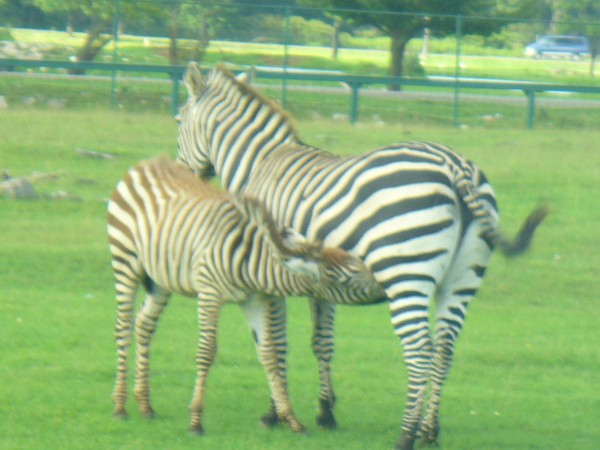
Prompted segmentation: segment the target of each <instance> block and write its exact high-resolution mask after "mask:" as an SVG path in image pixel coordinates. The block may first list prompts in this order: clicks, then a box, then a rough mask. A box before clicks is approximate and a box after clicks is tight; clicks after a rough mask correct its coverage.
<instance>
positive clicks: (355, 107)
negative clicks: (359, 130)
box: [350, 83, 360, 125]
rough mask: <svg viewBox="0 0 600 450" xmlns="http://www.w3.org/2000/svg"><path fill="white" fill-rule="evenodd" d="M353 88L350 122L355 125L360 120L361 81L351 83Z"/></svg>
mask: <svg viewBox="0 0 600 450" xmlns="http://www.w3.org/2000/svg"><path fill="white" fill-rule="evenodd" d="M350 88H351V89H352V96H351V99H350V123H351V124H352V125H354V124H355V123H356V121H357V120H358V90H359V89H360V83H352V84H350Z"/></svg>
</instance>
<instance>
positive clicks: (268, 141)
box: [202, 77, 300, 192]
mask: <svg viewBox="0 0 600 450" xmlns="http://www.w3.org/2000/svg"><path fill="white" fill-rule="evenodd" d="M213 83H214V84H215V85H214V89H215V91H216V92H219V94H218V95H217V94H215V97H214V99H213V104H212V105H206V107H205V108H204V111H205V112H203V114H205V116H204V119H203V120H202V122H204V123H205V124H206V128H205V132H206V133H205V135H206V136H207V144H208V147H209V148H210V160H211V163H212V165H213V167H214V169H215V172H216V174H217V175H218V176H219V177H220V178H221V182H222V184H223V186H224V187H225V188H226V189H227V190H228V191H230V192H240V190H242V189H243V187H244V186H245V184H246V183H247V182H248V180H249V174H250V173H251V172H252V171H253V170H254V168H255V167H256V166H257V165H260V163H261V161H262V160H263V159H264V158H265V157H267V155H269V153H271V152H272V151H273V150H275V149H277V148H279V147H280V146H282V145H285V144H299V143H300V141H299V140H298V138H297V137H296V132H295V130H294V128H293V126H292V124H291V121H290V119H289V118H288V116H287V115H286V114H285V112H283V111H281V110H280V109H279V108H278V107H277V106H275V105H274V104H271V102H269V101H268V100H267V99H265V98H263V97H262V96H261V95H260V94H258V93H257V92H254V91H252V90H249V89H242V88H241V87H240V86H239V85H238V84H237V83H236V82H235V81H233V80H231V79H229V78H225V79H222V78H221V77H218V79H215V80H213Z"/></svg>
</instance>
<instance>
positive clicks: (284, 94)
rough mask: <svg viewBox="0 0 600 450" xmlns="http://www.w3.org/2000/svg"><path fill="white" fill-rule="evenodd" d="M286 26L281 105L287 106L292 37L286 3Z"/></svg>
mask: <svg viewBox="0 0 600 450" xmlns="http://www.w3.org/2000/svg"><path fill="white" fill-rule="evenodd" d="M284 14H285V28H284V30H283V77H282V78H281V106H282V107H283V109H286V108H287V69H288V63H289V53H288V41H289V39H290V6H289V5H285V9H284Z"/></svg>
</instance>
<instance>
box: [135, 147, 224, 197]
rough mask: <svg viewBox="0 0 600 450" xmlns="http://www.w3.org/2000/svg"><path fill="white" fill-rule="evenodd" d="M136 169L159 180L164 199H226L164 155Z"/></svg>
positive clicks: (218, 191) (141, 164) (139, 165)
mask: <svg viewBox="0 0 600 450" xmlns="http://www.w3.org/2000/svg"><path fill="white" fill-rule="evenodd" d="M136 167H137V168H139V169H142V170H145V171H148V172H150V173H152V175H153V176H154V177H155V178H156V179H158V180H160V184H161V185H162V186H163V187H164V188H166V189H168V191H167V190H166V189H162V191H163V194H162V195H163V196H164V197H170V196H172V195H173V193H177V194H184V195H191V196H200V197H202V198H215V199H224V198H227V194H226V193H225V192H224V191H222V190H220V189H217V188H216V187H214V186H212V185H211V184H210V183H208V182H207V181H204V180H202V179H200V178H197V177H196V176H195V175H194V174H193V173H192V171H191V170H190V169H188V168H187V166H185V165H183V164H182V163H179V162H176V161H173V160H172V159H170V158H169V157H168V156H166V155H160V156H157V157H155V158H152V159H150V160H146V161H143V162H141V163H139V164H138V165H137V166H136Z"/></svg>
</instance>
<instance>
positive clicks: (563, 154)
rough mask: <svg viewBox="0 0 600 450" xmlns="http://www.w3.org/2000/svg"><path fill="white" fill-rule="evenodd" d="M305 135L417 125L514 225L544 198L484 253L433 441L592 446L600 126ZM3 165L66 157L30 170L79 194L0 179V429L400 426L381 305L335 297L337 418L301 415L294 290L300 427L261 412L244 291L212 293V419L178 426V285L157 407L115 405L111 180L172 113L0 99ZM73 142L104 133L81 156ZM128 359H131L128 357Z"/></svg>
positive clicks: (596, 420)
mask: <svg viewBox="0 0 600 450" xmlns="http://www.w3.org/2000/svg"><path fill="white" fill-rule="evenodd" d="M298 129H299V131H300V135H301V137H302V138H303V140H304V141H306V142H308V143H310V144H313V145H317V146H321V147H323V148H326V149H328V150H331V151H334V152H337V153H355V152H360V151H365V150H367V149H371V148H375V147H377V146H381V145H386V144H389V143H392V142H399V141H406V140H430V141H438V142H442V143H444V144H446V145H449V146H451V147H454V148H456V149H457V150H459V151H460V152H462V153H464V154H466V155H468V156H469V157H470V158H471V159H473V160H475V161H476V162H477V163H478V164H479V165H480V166H481V167H482V168H483V169H484V170H485V172H486V174H487V175H488V177H489V178H490V180H491V182H492V184H493V185H494V187H495V189H496V193H497V195H498V198H499V202H500V208H501V212H502V228H503V230H505V232H507V233H508V234H511V235H512V234H513V233H514V232H515V231H516V230H517V228H518V226H519V225H520V223H521V221H522V220H523V219H524V218H525V217H526V215H527V214H528V213H529V212H530V210H532V209H533V208H534V207H535V206H536V205H537V204H538V203H542V202H544V203H547V204H548V205H549V206H550V208H551V215H550V216H549V217H548V219H547V221H546V222H545V223H544V224H543V226H542V227H541V228H540V229H539V231H538V234H537V236H536V238H535V240H534V244H533V248H532V250H531V252H530V253H528V254H527V255H525V256H523V257H521V258H519V259H515V260H506V259H505V258H503V257H501V256H500V255H495V256H494V258H493V260H492V263H491V265H490V268H489V270H488V274H487V276H486V280H485V282H484V285H483V287H482V289H481V291H480V293H479V295H478V297H477V299H476V300H475V301H474V302H473V304H472V305H471V308H470V312H469V317H468V320H467V324H466V328H465V330H464V332H463V334H462V335H461V337H460V340H459V342H458V346H457V349H456V357H455V363H454V366H453V369H452V371H451V374H450V378H449V381H448V384H447V387H446V389H445V392H444V399H443V407H442V418H441V422H442V435H441V448H442V449H457V450H462V449H511V450H513V449H544V450H547V449H557V450H559V449H595V448H598V445H599V442H600V426H599V425H598V424H600V392H599V386H600V331H599V329H600V327H599V325H598V324H599V320H600V298H599V297H600V294H599V287H600V277H599V275H600V255H599V251H598V250H599V249H600V232H599V231H598V230H599V227H600V208H599V207H598V206H599V198H600V147H599V144H598V143H599V142H600V131H597V130H596V131H591V130H569V131H561V130H548V129H546V130H539V131H537V130H532V131H526V130H521V129H519V130H514V131H512V130H476V129H469V130H455V129H452V128H433V129H426V128H419V127H417V126H412V125H411V126H400V125H399V126H383V127H375V126H371V125H369V126H367V125H361V124H358V125H357V126H354V127H352V126H350V125H344V124H339V123H333V122H327V121H325V122H323V121H320V122H310V121H306V122H300V123H298ZM0 136H1V137H2V139H1V141H0V170H1V169H6V170H8V171H9V172H10V174H11V175H13V176H21V175H29V174H31V173H33V172H60V176H59V177H58V179H56V180H54V181H48V182H44V183H39V184H36V185H35V186H36V189H38V191H39V192H40V193H42V194H50V193H52V192H57V191H65V192H68V193H71V194H74V195H77V196H79V197H80V201H74V200H49V199H45V198H43V199H39V200H27V201H17V200H10V199H2V198H0V231H1V232H0V399H1V401H0V449H40V448H47V449H53V448H61V449H91V448H104V449H108V448H111V449H167V448H168V449H180V448H181V449H183V448H185V449H189V448H198V449H307V448H314V449H329V448H336V449H387V448H391V447H392V446H393V444H394V443H395V441H396V439H397V438H398V436H399V433H400V421H401V414H402V410H403V406H404V398H405V391H406V373H405V369H404V364H403V362H402V352H401V348H400V345H399V343H398V342H397V339H396V338H395V337H394V336H393V333H392V328H391V325H390V324H389V314H388V310H387V307H386V306H385V305H379V306H373V307H363V308H360V307H355V308H352V307H340V308H338V317H337V321H336V349H337V351H336V357H335V362H334V381H335V385H336V388H337V395H338V399H339V401H338V404H337V408H336V412H337V418H338V422H339V424H340V426H339V428H338V429H337V430H335V431H325V430H320V429H318V428H317V427H316V426H315V424H314V416H315V414H316V406H317V394H318V381H317V368H316V363H315V360H314V358H313V356H312V354H311V351H310V347H309V342H310V322H309V314H308V308H307V305H306V302H305V301H304V300H302V299H293V300H291V301H290V306H289V325H288V330H289V337H290V348H289V383H290V390H291V396H292V402H293V405H294V407H295V410H296V413H297V415H298V416H299V418H300V419H301V420H302V421H303V422H304V423H305V425H307V427H308V432H307V433H306V434H303V435H295V434H293V433H291V432H290V431H289V430H288V429H286V428H277V429H275V430H268V429H264V428H261V427H260V426H259V425H258V418H259V417H260V415H261V414H262V413H264V412H265V411H266V408H267V404H268V389H267V383H266V379H265V377H264V374H263V371H262V368H261V367H260V364H259V363H258V361H257V358H256V355H255V351H254V348H253V344H252V342H251V339H250V334H249V332H248V330H247V326H246V324H245V322H244V320H243V316H242V314H241V313H240V311H239V309H238V308H237V307H235V306H233V305H232V306H228V307H226V308H224V311H223V316H222V318H221V322H220V329H219V353H218V356H217V361H216V363H215V365H214V367H213V369H212V371H211V373H210V377H209V384H208V391H207V403H206V411H205V428H206V435H205V436H203V437H201V438H198V437H193V436H190V435H188V433H187V424H188V413H187V406H188V403H189V400H190V397H191V391H192V386H193V382H194V376H195V362H194V357H195V349H196V338H197V327H196V311H195V302H194V301H192V300H189V299H184V298H182V297H174V298H173V300H172V302H171V305H170V306H169V308H168V309H167V310H166V312H165V314H164V317H163V318H162V320H161V323H160V325H159V328H158V331H157V334H156V338H155V342H154V344H155V345H154V347H153V356H152V367H151V373H152V384H151V390H152V394H153V399H154V406H155V409H156V411H157V417H156V419H155V420H153V421H149V420H145V419H142V418H141V417H140V416H139V414H138V413H137V410H136V407H135V403H134V402H133V401H132V399H131V401H130V402H129V412H130V419H129V420H127V421H117V420H115V419H114V418H113V417H112V402H111V398H110V395H111V391H112V387H113V380H114V370H115V363H116V351H115V345H114V340H113V325H114V318H115V309H116V305H115V299H114V292H113V284H112V274H111V272H110V265H109V254H108V248H107V243H106V233H105V216H106V214H105V206H106V199H107V197H108V195H109V194H110V192H111V190H112V188H113V187H114V185H115V184H116V182H117V181H118V180H119V179H120V177H121V176H122V175H123V173H124V172H125V171H126V169H127V168H128V167H129V166H130V165H132V164H133V163H135V162H137V161H138V160H140V159H142V158H147V157H151V156H153V155H156V154H159V153H168V154H170V155H173V156H174V155H175V153H176V136H177V130H176V125H175V122H174V121H173V119H172V118H170V117H168V116H166V115H153V114H125V113H117V112H109V111H94V112H90V111H85V112H74V111H35V110H9V111H3V112H2V113H1V114H0ZM77 149H86V150H94V151H101V152H108V153H112V154H114V155H116V158H115V159H111V160H103V159H92V158H87V157H85V156H82V155H81V154H80V153H78V152H77V151H76V150H77ZM132 362H133V359H132Z"/></svg>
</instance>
